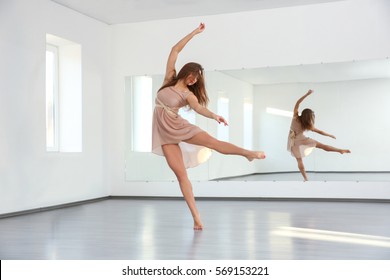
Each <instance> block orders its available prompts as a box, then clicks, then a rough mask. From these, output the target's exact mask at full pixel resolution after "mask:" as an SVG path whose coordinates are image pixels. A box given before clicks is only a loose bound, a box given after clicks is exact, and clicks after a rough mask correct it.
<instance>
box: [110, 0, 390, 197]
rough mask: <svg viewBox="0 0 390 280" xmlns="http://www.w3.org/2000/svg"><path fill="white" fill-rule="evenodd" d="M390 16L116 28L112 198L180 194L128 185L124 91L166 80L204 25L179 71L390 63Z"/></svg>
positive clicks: (359, 7)
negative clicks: (151, 78) (136, 78)
mask: <svg viewBox="0 0 390 280" xmlns="http://www.w3.org/2000/svg"><path fill="white" fill-rule="evenodd" d="M389 11H390V3H388V1H385V0H375V1H372V0H353V1H337V2H332V3H324V4H318V5H307V6H297V7H287V8H280V9H271V10H260V11H252V12H243V13H236V14H225V15H216V16H206V17H191V18H181V19H175V20H163V21H153V22H143V23H135V24H123V25H115V26H112V33H111V34H112V39H111V40H112V50H111V55H112V69H113V71H112V72H111V74H112V75H110V77H111V84H112V94H111V95H109V98H108V96H107V100H106V102H105V103H106V104H107V113H108V114H107V116H108V118H107V123H106V125H107V135H109V139H108V141H109V147H110V152H109V154H108V165H109V172H108V174H109V176H110V178H109V182H110V184H111V186H112V194H113V195H119V194H121V195H134V194H138V195H140V194H141V195H154V194H156V195H157V194H164V195H180V192H179V190H178V187H177V185H176V184H166V185H165V184H157V185H155V184H147V185H146V186H145V185H143V184H139V183H138V182H126V181H125V180H124V178H125V176H124V164H123V163H124V161H125V154H124V147H125V143H124V139H125V132H124V129H123V127H124V120H125V117H124V116H125V108H124V107H123V104H124V92H123V85H124V77H125V76H130V75H143V74H149V75H152V74H161V73H163V72H164V69H165V62H166V58H167V55H168V54H169V51H170V48H171V47H172V45H173V44H175V43H176V42H177V41H178V40H179V39H180V38H181V37H183V36H184V35H186V34H187V33H188V32H190V31H191V30H192V29H193V28H194V27H196V26H197V25H198V24H199V22H205V23H206V30H205V32H204V33H202V34H201V35H199V36H197V37H196V38H194V39H193V40H192V41H191V42H190V43H189V44H188V45H187V47H186V48H185V49H184V50H183V52H182V53H181V54H180V57H179V60H178V67H180V66H182V65H183V64H184V63H185V62H187V61H198V62H200V63H201V64H202V65H203V66H204V68H205V69H206V70H216V69H220V70H221V69H222V70H224V69H241V68H254V67H263V66H281V65H299V64H314V63H319V62H324V63H328V62H338V61H351V60H365V59H375V58H384V57H388V56H389V50H390V38H389V35H388V34H390V17H388V15H389ZM338 136H339V138H340V139H342V138H343V137H342V136H343V135H338ZM338 143H339V144H342V143H341V142H338ZM266 161H267V160H266ZM259 164H263V163H259ZM270 165H271V166H272V161H270ZM288 168H289V169H290V168H292V166H288ZM259 169H260V170H266V167H264V168H263V167H259ZM213 190H215V193H216V194H219V195H224V194H222V193H219V192H218V191H217V189H213V188H211V192H213ZM208 191H210V190H208ZM198 195H202V191H201V192H200V193H198Z"/></svg>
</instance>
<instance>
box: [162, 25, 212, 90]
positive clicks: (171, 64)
mask: <svg viewBox="0 0 390 280" xmlns="http://www.w3.org/2000/svg"><path fill="white" fill-rule="evenodd" d="M205 28H206V26H205V24H204V23H201V24H199V26H198V27H197V28H195V29H194V30H193V31H192V32H191V33H189V34H188V35H186V36H185V37H184V38H182V39H181V40H180V41H179V42H177V43H176V45H174V46H173V47H172V49H171V52H170V53H169V57H168V61H167V66H166V70H165V78H164V84H166V83H167V82H169V81H170V80H172V78H174V77H175V76H176V67H175V65H176V60H177V57H178V55H179V53H180V52H181V51H182V50H183V48H184V47H185V46H186V45H187V43H188V42H189V41H190V40H191V39H192V38H193V37H194V36H195V35H197V34H199V33H201V32H203V30H204V29H205Z"/></svg>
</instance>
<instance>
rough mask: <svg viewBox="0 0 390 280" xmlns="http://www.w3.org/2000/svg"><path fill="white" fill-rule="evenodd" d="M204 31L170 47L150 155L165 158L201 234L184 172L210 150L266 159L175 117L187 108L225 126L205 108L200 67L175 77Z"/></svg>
mask: <svg viewBox="0 0 390 280" xmlns="http://www.w3.org/2000/svg"><path fill="white" fill-rule="evenodd" d="M204 29H205V25H204V24H203V23H201V24H200V25H199V26H198V27H197V28H196V29H194V30H193V31H192V32H191V33H189V34H188V35H187V36H185V37H184V38H182V39H181V40H180V41H179V42H178V43H177V44H176V45H174V46H173V47H172V49H171V52H170V54H169V57H168V62H167V65H166V72H165V78H164V83H163V85H162V87H161V88H160V89H159V91H158V93H157V97H156V105H155V109H154V113H153V133H152V138H153V139H152V151H153V152H154V153H156V154H158V155H162V156H165V158H166V161H167V163H168V166H169V167H170V168H171V169H172V171H173V172H174V173H175V175H176V177H177V180H178V182H179V185H180V189H181V192H182V194H183V196H184V199H185V201H186V203H187V205H188V207H189V209H190V211H191V214H192V217H193V219H194V229H195V230H202V229H203V224H202V221H201V218H200V214H199V211H198V209H197V207H196V204H195V198H194V194H193V192H192V184H191V182H190V180H189V178H188V175H187V170H186V168H188V167H193V166H196V165H198V164H200V163H202V162H204V161H206V160H207V159H208V158H209V156H210V154H211V153H210V150H209V149H212V150H215V151H217V152H219V153H222V154H229V155H240V156H243V157H245V158H247V159H248V160H249V161H252V160H254V159H264V158H265V154H264V153H263V152H257V151H250V150H246V149H243V148H240V147H237V146H235V145H233V144H231V143H228V142H223V141H219V140H217V139H215V138H214V137H212V136H210V135H209V134H208V133H207V132H205V131H203V130H202V129H201V128H199V127H197V126H195V125H193V124H191V123H189V122H188V121H187V120H185V119H184V118H182V117H181V116H180V115H179V113H178V111H179V109H180V108H181V107H184V106H189V107H190V108H191V109H193V110H194V111H195V112H196V113H198V114H200V115H202V116H204V117H206V118H210V119H214V120H216V121H217V122H218V123H220V124H221V123H222V124H224V125H228V123H227V121H226V120H225V119H224V118H223V117H222V116H219V115H216V114H214V113H213V112H211V111H210V110H209V109H207V107H206V106H207V103H208V101H209V98H208V96H207V92H206V88H205V82H204V77H203V68H202V66H201V65H200V64H198V63H195V62H190V63H187V64H185V65H184V66H183V67H182V68H181V70H180V71H179V73H177V74H176V67H175V64H176V60H177V57H178V55H179V53H180V52H181V51H182V50H183V48H184V47H185V45H186V44H187V43H188V42H189V41H190V40H191V39H192V38H193V37H194V36H195V35H197V34H199V33H201V32H203V31H204Z"/></svg>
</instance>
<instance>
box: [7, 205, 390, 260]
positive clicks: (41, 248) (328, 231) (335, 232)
mask: <svg viewBox="0 0 390 280" xmlns="http://www.w3.org/2000/svg"><path fill="white" fill-rule="evenodd" d="M198 207H199V209H200V211H201V214H202V218H203V222H204V225H205V229H204V230H203V231H198V232H196V231H193V230H192V219H191V217H190V214H189V211H188V210H187V207H186V205H185V202H184V201H183V200H181V199H124V198H120V199H115V198H111V199H107V200H102V201H99V202H95V203H87V204H83V205H78V206H73V207H68V208H63V209H57V210H51V211H45V212H40V213H35V214H27V215H22V216H16V217H10V218H3V219H0V229H1V230H0V259H3V260H13V259H27V260H32V259H43V260H51V259H62V260H66V259H74V260H83V259H89V260H109V259H113V260H136V259H137V260H143V259H159V260H164V259H169V260H199V259H201V260H222V259H237V260H246V259H252V260H253V259H262V260H318V259H320V260H329V259H330V260H339V259H348V260H359V259H363V260H371V259H373V260H389V259H390V203H379V202H367V203H366V202H313V201H261V200H207V199H203V200H200V199H199V200H198Z"/></svg>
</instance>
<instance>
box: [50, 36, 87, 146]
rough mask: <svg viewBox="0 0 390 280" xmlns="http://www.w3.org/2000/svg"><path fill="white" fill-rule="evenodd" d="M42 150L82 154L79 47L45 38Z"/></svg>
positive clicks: (55, 38)
mask: <svg viewBox="0 0 390 280" xmlns="http://www.w3.org/2000/svg"><path fill="white" fill-rule="evenodd" d="M46 150H47V151H56V152H81V151H82V80H81V45H79V44H76V43H74V42H71V41H68V40H65V39H63V38H60V37H57V36H54V35H51V34H46Z"/></svg>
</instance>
